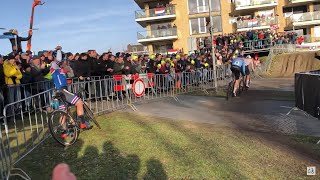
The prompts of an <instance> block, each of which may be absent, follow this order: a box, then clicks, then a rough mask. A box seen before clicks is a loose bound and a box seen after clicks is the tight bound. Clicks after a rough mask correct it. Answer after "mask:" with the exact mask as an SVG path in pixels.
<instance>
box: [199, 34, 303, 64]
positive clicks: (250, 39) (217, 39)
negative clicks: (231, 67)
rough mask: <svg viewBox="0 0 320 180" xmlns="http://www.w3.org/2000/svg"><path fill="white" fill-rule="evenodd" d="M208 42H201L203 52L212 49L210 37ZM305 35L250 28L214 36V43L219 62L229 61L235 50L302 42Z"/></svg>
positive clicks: (200, 47)
mask: <svg viewBox="0 0 320 180" xmlns="http://www.w3.org/2000/svg"><path fill="white" fill-rule="evenodd" d="M205 41H207V43H199V42H198V43H197V44H200V45H199V47H198V49H200V51H201V52H203V53H209V52H210V51H211V45H210V44H211V43H210V38H207V39H205ZM303 42H304V37H303V36H298V35H297V33H295V32H274V31H270V30H250V31H247V32H236V33H229V34H224V35H216V36H214V41H213V44H214V46H215V54H216V58H217V59H218V64H223V63H225V62H227V61H228V60H229V59H230V58H232V56H233V52H235V51H236V50H238V51H249V50H259V49H266V48H270V47H271V46H274V45H280V44H302V43H303Z"/></svg>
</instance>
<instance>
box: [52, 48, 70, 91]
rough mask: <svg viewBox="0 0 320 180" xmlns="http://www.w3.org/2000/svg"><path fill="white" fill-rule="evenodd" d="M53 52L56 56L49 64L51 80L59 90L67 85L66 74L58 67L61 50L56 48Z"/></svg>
mask: <svg viewBox="0 0 320 180" xmlns="http://www.w3.org/2000/svg"><path fill="white" fill-rule="evenodd" d="M55 53H56V54H57V58H56V59H55V60H54V61H53V62H52V63H51V64H50V73H51V74H52V80H53V83H54V85H55V87H56V89H57V90H61V89H63V88H66V87H67V86H68V84H67V78H66V75H65V73H64V72H63V71H62V70H61V68H60V65H61V63H62V60H63V59H62V54H63V52H62V51H61V50H58V51H56V52H55Z"/></svg>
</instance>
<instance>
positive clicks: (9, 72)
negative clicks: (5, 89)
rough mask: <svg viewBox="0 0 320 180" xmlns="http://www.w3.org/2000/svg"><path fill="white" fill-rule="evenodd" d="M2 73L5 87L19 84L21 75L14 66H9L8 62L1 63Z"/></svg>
mask: <svg viewBox="0 0 320 180" xmlns="http://www.w3.org/2000/svg"><path fill="white" fill-rule="evenodd" d="M3 72H4V80H5V82H6V84H7V85H13V84H20V79H21V78H22V73H21V71H20V70H19V68H18V66H17V65H16V64H14V65H11V64H10V63H9V61H8V60H7V61H5V62H4V63H3ZM14 82H15V83H14Z"/></svg>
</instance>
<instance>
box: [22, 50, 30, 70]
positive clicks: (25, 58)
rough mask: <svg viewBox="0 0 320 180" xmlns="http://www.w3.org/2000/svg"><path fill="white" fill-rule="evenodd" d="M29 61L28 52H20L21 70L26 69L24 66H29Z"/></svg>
mask: <svg viewBox="0 0 320 180" xmlns="http://www.w3.org/2000/svg"><path fill="white" fill-rule="evenodd" d="M29 61H30V58H29V54H28V53H22V54H21V66H22V69H23V70H25V69H26V66H29Z"/></svg>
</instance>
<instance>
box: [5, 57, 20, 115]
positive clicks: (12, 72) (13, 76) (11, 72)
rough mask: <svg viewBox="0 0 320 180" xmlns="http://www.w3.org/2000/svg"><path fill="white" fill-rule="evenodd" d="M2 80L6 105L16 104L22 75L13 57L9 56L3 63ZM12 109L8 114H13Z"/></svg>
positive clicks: (18, 98)
mask: <svg viewBox="0 0 320 180" xmlns="http://www.w3.org/2000/svg"><path fill="white" fill-rule="evenodd" d="M3 72H4V80H5V84H6V85H7V90H8V92H7V95H8V96H7V97H8V103H13V102H17V101H19V100H20V87H19V86H18V85H20V84H21V83H20V80H21V78H22V73H21V71H20V67H18V66H17V64H16V61H15V57H14V56H12V55H10V56H8V57H7V60H6V61H5V62H4V63H3ZM13 111H14V109H10V110H9V111H8V112H9V113H14V112H13Z"/></svg>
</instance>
